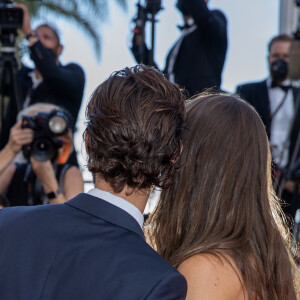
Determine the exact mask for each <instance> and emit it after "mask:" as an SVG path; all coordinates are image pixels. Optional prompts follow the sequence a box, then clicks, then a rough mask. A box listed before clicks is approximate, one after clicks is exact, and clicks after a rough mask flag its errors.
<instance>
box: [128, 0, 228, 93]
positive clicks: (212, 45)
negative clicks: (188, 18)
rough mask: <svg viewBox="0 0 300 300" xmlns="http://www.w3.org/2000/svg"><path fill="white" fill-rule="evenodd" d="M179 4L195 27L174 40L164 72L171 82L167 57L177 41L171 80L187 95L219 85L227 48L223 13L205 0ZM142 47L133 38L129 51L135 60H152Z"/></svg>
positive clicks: (145, 61) (139, 61) (147, 61)
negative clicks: (210, 6)
mask: <svg viewBox="0 0 300 300" xmlns="http://www.w3.org/2000/svg"><path fill="white" fill-rule="evenodd" d="M181 4H182V6H183V7H187V10H188V11H189V12H191V13H190V14H191V15H192V17H193V19H194V21H195V24H196V26H197V28H196V29H195V30H193V31H192V32H191V33H189V34H187V35H185V36H184V37H183V39H182V40H181V38H179V40H178V41H176V43H175V44H174V46H173V47H172V48H171V50H170V52H169V53H168V55H167V58H166V66H165V69H164V71H163V72H164V74H166V76H167V78H168V79H169V80H171V81H172V82H173V80H172V79H171V78H170V72H169V65H170V57H171V53H172V51H173V49H174V48H175V47H176V45H177V43H178V42H179V41H180V47H179V51H178V53H177V55H176V56H175V63H174V68H173V73H174V75H175V76H174V77H175V78H174V82H175V83H177V84H179V85H180V86H181V87H183V88H185V89H186V90H187V92H188V93H189V95H190V96H192V95H195V94H196V93H198V92H201V91H202V90H203V89H206V88H211V87H217V89H219V88H220V87H221V83H222V71H223V66H224V62H225V57H226V52H227V20H226V17H225V15H224V14H223V13H222V12H221V11H219V10H209V9H208V7H207V4H206V3H205V1H204V0H184V1H181ZM141 48H143V50H144V51H142V50H141V49H140V47H138V46H137V45H136V44H135V38H134V39H133V47H132V48H131V51H132V54H133V56H134V57H135V59H136V61H137V62H138V63H141V62H142V63H144V64H146V65H147V64H151V60H150V58H149V56H150V52H149V50H148V49H147V47H146V45H144V47H141ZM142 54H143V55H142ZM154 66H156V67H157V64H156V63H154Z"/></svg>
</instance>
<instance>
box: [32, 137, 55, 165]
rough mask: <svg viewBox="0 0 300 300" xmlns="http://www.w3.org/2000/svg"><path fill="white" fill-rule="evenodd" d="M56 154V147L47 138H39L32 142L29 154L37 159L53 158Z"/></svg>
mask: <svg viewBox="0 0 300 300" xmlns="http://www.w3.org/2000/svg"><path fill="white" fill-rule="evenodd" d="M56 155H57V148H56V147H55V146H54V145H53V143H52V142H51V140H49V139H48V138H39V139H37V140H35V141H34V142H33V144H32V149H31V156H32V157H34V158H35V159H36V160H38V161H46V160H48V159H50V160H51V159H53V158H54V157H56Z"/></svg>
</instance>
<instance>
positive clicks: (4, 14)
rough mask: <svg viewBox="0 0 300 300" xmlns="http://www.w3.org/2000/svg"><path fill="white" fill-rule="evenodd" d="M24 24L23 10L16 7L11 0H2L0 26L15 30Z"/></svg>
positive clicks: (0, 3)
mask: <svg viewBox="0 0 300 300" xmlns="http://www.w3.org/2000/svg"><path fill="white" fill-rule="evenodd" d="M22 24H23V10H22V9H21V8H18V7H14V2H13V1H10V0H0V28H1V31H3V30H15V29H18V28H21V27H22Z"/></svg>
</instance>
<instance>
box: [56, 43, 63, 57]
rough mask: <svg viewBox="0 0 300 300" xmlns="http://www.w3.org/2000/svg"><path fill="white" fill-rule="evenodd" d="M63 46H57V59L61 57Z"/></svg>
mask: <svg viewBox="0 0 300 300" xmlns="http://www.w3.org/2000/svg"><path fill="white" fill-rule="evenodd" d="M63 49H64V46H63V45H59V46H58V48H57V57H59V56H60V55H61V53H62V52H63Z"/></svg>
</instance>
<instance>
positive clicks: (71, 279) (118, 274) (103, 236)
mask: <svg viewBox="0 0 300 300" xmlns="http://www.w3.org/2000/svg"><path fill="white" fill-rule="evenodd" d="M0 245H1V246H0V278H1V279H0V298H1V299H5V300H25V299H26V300H27V299H28V300H35V299H52V300H60V299H61V300H68V299H70V300H71V299H72V300H76V299H78V300H79V299H80V300H89V299H91V300H94V299H104V300H105V299H107V300H112V299H116V300H117V299H120V300H125V299H128V300H135V299H136V300H140V299H147V300H150V299H153V300H154V299H164V300H167V299H185V295H186V289H187V287H186V281H185V279H184V277H183V276H182V275H180V274H179V273H178V272H177V271H176V270H175V269H174V268H173V267H171V266H170V265H168V264H167V262H166V261H165V260H164V259H162V258H161V257H160V256H159V255H158V254H157V253H156V252H155V251H154V250H152V248H151V247H150V246H148V244H147V243H146V242H145V239H144V235H143V232H142V230H141V228H140V226H139V225H138V223H137V222H136V220H135V219H134V218H133V217H132V216H130V215H129V214H128V213H126V212H125V211H123V210H122V209H120V208H118V207H116V206H114V205H111V204H110V203H107V202H106V201H104V200H101V199H99V198H96V197H93V196H91V195H87V194H79V195H78V196H77V197H75V198H73V199H72V200H70V201H68V202H66V203H64V204H56V205H54V204H52V205H44V206H35V207H11V208H5V209H3V210H1V211H0Z"/></svg>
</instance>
